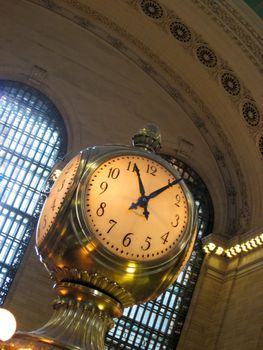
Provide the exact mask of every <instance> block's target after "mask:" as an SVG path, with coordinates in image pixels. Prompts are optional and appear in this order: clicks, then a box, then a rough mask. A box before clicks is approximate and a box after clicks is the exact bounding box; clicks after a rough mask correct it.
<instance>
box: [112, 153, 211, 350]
mask: <svg viewBox="0 0 263 350" xmlns="http://www.w3.org/2000/svg"><path fill="white" fill-rule="evenodd" d="M163 157H164V158H165V159H166V160H167V161H168V162H170V163H171V164H172V165H173V166H174V167H175V168H176V169H177V171H178V172H179V173H180V175H181V177H183V178H184V180H185V182H186V183H187V185H188V187H189V189H190V191H191V192H192V194H193V196H194V199H195V202H196V205H197V208H198V238H197V241H196V243H195V247H194V251H193V253H192V255H191V257H190V259H189V261H188V264H187V265H186V267H185V269H184V270H183V271H182V272H181V273H180V275H179V276H178V278H177V281H176V282H175V284H174V285H172V286H171V287H170V288H169V289H168V290H167V291H165V292H164V293H163V294H161V295H160V296H159V297H158V298H157V299H155V300H153V301H150V302H148V303H145V304H142V305H135V306H133V307H131V308H127V309H125V310H124V313H123V316H122V317H121V318H120V319H118V320H116V326H115V327H114V328H113V329H112V330H110V332H109V333H108V334H107V336H106V346H107V349H108V350H117V349H125V350H128V349H132V350H136V349H138V350H148V349H149V350H158V349H160V350H163V349H167V350H174V349H175V348H176V346H177V343H178V341H179V338H180V334H181V331H182V328H183V324H184V320H185V318H186V314H187V311H188V307H189V305H190V301H191V296H192V293H193V290H194V287H195V283H196V281H197V277H198V273H199V270H200V268H201V264H202V261H203V253H202V244H201V239H202V237H204V236H205V235H206V234H208V233H210V232H211V230H212V220H213V207H212V201H211V198H210V195H209V193H208V190H207V188H206V186H205V184H204V183H203V181H202V180H201V179H200V177H199V176H198V175H197V174H196V173H195V172H194V171H193V170H192V169H191V168H190V167H188V166H187V165H186V164H184V163H183V162H181V161H179V160H177V159H175V158H173V157H171V156H166V155H163Z"/></svg>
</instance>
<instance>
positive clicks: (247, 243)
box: [245, 241, 253, 250]
mask: <svg viewBox="0 0 263 350" xmlns="http://www.w3.org/2000/svg"><path fill="white" fill-rule="evenodd" d="M245 245H246V247H247V248H248V249H249V250H251V249H253V247H252V246H251V244H250V242H249V241H247V242H246V243H245Z"/></svg>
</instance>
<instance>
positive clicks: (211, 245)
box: [207, 242, 216, 252]
mask: <svg viewBox="0 0 263 350" xmlns="http://www.w3.org/2000/svg"><path fill="white" fill-rule="evenodd" d="M207 246H208V249H209V250H210V252H213V251H214V250H215V249H216V245H215V243H212V242H210V243H208V245H207Z"/></svg>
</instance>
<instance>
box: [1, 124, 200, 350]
mask: <svg viewBox="0 0 263 350" xmlns="http://www.w3.org/2000/svg"><path fill="white" fill-rule="evenodd" d="M160 140H161V137H160V132H159V129H158V128H157V127H156V126H154V125H147V126H146V127H145V128H143V129H141V130H140V131H139V132H138V133H137V134H136V135H135V136H134V137H133V146H119V145H118V146H115V145H112V146H97V147H92V148H88V149H86V150H84V151H82V152H81V153H80V154H79V155H77V156H76V157H74V158H73V159H72V160H71V161H70V162H69V163H68V164H67V165H66V167H65V168H64V169H63V170H62V172H61V174H60V176H59V178H58V179H57V180H56V182H55V184H54V185H53V187H52V189H51V192H50V194H49V196H48V198H47V200H46V202H45V204H44V207H43V209H42V213H41V216H40V219H39V223H38V228H37V251H38V254H39V256H40V259H41V261H42V262H43V263H44V264H45V267H46V268H47V270H48V272H49V273H50V275H51V277H52V279H53V280H54V281H55V288H56V291H57V299H56V300H55V301H54V305H53V308H54V313H53V315H52V317H51V319H50V320H49V321H48V323H47V324H46V325H44V326H43V327H42V328H40V329H38V330H35V331H32V332H18V333H16V335H15V336H14V337H13V339H12V340H11V341H9V343H6V344H4V345H2V348H1V349H11V348H12V349H13V350H15V349H22V348H24V349H25V348H29V347H30V348H31V349H88V350H102V349H104V339H105V335H106V332H107V331H108V330H109V329H110V328H111V327H113V325H114V322H113V318H116V317H120V316H121V315H122V312H123V308H125V307H129V306H132V305H134V304H138V303H143V302H146V301H148V300H151V299H154V298H156V297H157V296H158V295H159V294H161V293H162V292H164V291H165V290H166V289H167V288H168V287H169V286H170V285H171V284H172V283H173V282H174V281H175V279H176V277H177V276H178V274H179V272H180V271H181V270H182V269H183V267H184V266H185V264H186V262H187V260H188V259H189V257H190V254H191V252H192V249H193V245H194V242H195V238H196V211H195V206H194V201H193V198H192V196H191V194H190V192H189V191H188V189H187V187H186V185H185V183H184V181H183V179H182V178H180V176H179V174H178V173H177V171H176V170H175V169H174V168H173V167H172V166H171V165H170V164H169V163H167V162H166V161H165V160H164V159H162V158H161V157H160V156H158V155H157V154H156V153H155V152H156V151H158V150H159V149H160Z"/></svg>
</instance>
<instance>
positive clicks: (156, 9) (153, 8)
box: [141, 0, 163, 19]
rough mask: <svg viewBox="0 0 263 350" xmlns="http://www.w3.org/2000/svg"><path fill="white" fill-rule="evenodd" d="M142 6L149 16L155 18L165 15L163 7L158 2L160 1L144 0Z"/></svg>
mask: <svg viewBox="0 0 263 350" xmlns="http://www.w3.org/2000/svg"><path fill="white" fill-rule="evenodd" d="M141 8H142V10H143V12H144V13H145V14H146V15H147V16H149V17H151V18H154V19H158V18H161V17H162V15H163V9H162V7H161V6H160V5H159V4H158V2H156V1H153V0H142V2H141Z"/></svg>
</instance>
